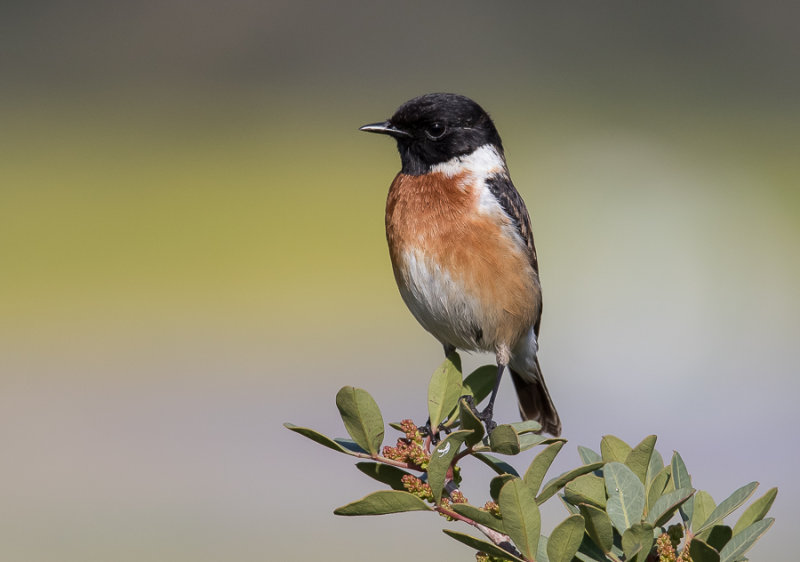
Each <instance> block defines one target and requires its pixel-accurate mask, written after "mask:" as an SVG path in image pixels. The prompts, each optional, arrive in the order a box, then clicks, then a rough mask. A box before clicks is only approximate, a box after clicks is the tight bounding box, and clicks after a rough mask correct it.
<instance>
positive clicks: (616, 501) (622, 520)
mask: <svg viewBox="0 0 800 562" xmlns="http://www.w3.org/2000/svg"><path fill="white" fill-rule="evenodd" d="M603 477H604V479H605V483H606V493H607V494H608V501H607V502H606V512H607V513H608V516H609V517H610V518H611V522H612V523H613V524H614V527H616V529H617V531H619V532H620V534H622V533H624V532H625V530H627V529H629V528H630V527H631V526H632V525H634V524H635V523H639V522H640V521H641V520H642V514H644V501H645V498H644V484H642V483H641V481H639V478H638V477H637V476H636V475H635V474H634V473H633V471H631V469H630V468H628V467H627V466H625V465H624V464H622V463H619V462H611V463H608V464H606V465H605V467H604V468H603Z"/></svg>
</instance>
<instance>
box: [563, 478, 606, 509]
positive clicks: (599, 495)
mask: <svg viewBox="0 0 800 562" xmlns="http://www.w3.org/2000/svg"><path fill="white" fill-rule="evenodd" d="M564 498H565V499H566V500H567V501H568V502H570V503H571V504H573V505H578V504H579V503H588V504H591V505H594V506H597V507H599V508H601V509H605V507H606V484H605V482H604V481H603V479H602V478H600V477H599V476H595V475H594V474H584V475H583V476H578V477H577V478H576V479H575V480H573V481H572V482H569V483H568V484H567V485H566V486H564Z"/></svg>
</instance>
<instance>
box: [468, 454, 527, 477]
mask: <svg viewBox="0 0 800 562" xmlns="http://www.w3.org/2000/svg"><path fill="white" fill-rule="evenodd" d="M472 456H473V457H475V458H476V459H478V460H479V461H481V462H483V463H485V464H486V465H487V466H489V468H491V469H492V470H494V471H495V472H496V473H497V474H500V475H505V474H510V475H512V476H519V473H518V472H517V469H515V468H514V467H513V466H511V465H510V464H508V463H507V462H505V461H503V460H500V459H498V458H497V457H494V456H492V455H487V454H486V453H475V454H474V455H472Z"/></svg>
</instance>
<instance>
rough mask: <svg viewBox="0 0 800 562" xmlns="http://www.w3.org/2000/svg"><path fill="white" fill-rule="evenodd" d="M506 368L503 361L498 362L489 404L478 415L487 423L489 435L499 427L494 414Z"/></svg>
mask: <svg viewBox="0 0 800 562" xmlns="http://www.w3.org/2000/svg"><path fill="white" fill-rule="evenodd" d="M505 368H506V366H505V365H503V363H498V364H497V379H496V380H495V381H494V388H493V389H492V395H491V396H490V397H489V404H487V405H486V408H484V409H483V412H481V413H480V414H479V415H478V418H479V419H480V420H481V421H483V423H484V425H486V434H487V435H488V434H490V433H491V432H492V431H493V430H494V428H495V427H497V424H496V423H495V422H494V420H493V419H492V417H493V414H494V399H495V398H497V391H498V390H499V389H500V380H501V379H502V378H503V371H504V370H505Z"/></svg>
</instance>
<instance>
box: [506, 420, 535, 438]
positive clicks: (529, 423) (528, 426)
mask: <svg viewBox="0 0 800 562" xmlns="http://www.w3.org/2000/svg"><path fill="white" fill-rule="evenodd" d="M508 425H510V426H511V427H513V428H514V431H516V432H517V435H522V434H523V433H536V432H537V431H541V430H542V424H540V423H539V422H537V421H535V420H525V421H520V422H514V423H510V424H508Z"/></svg>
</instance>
